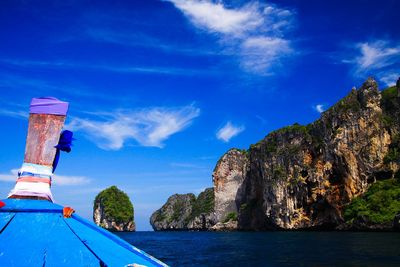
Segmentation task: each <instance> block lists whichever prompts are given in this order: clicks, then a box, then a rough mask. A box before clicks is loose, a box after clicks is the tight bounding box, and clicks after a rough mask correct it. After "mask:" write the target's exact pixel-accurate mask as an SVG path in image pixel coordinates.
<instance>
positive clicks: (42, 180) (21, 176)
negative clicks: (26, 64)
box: [9, 97, 68, 201]
mask: <svg viewBox="0 0 400 267" xmlns="http://www.w3.org/2000/svg"><path fill="white" fill-rule="evenodd" d="M67 110H68V103H67V102H62V101H60V100H58V99H56V98H51V97H47V98H33V99H32V102H31V105H30V112H29V113H30V114H29V126H28V135H27V138H26V147H25V157H24V163H23V164H22V167H21V169H20V171H19V173H18V179H17V182H16V185H15V187H14V189H13V190H11V192H10V194H9V198H24V199H25V198H29V199H46V200H50V201H53V196H52V194H51V190H50V187H51V176H52V174H53V162H54V158H55V156H56V152H57V149H56V148H55V146H56V145H57V144H58V141H59V139H60V134H61V130H62V128H63V126H64V121H65V118H66V114H67Z"/></svg>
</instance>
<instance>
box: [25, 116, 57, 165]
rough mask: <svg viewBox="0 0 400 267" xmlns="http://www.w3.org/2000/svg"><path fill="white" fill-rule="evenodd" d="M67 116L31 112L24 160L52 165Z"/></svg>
mask: <svg viewBox="0 0 400 267" xmlns="http://www.w3.org/2000/svg"><path fill="white" fill-rule="evenodd" d="M64 121H65V116H60V115H49V114H30V115H29V127H28V136H27V138H26V147H25V158H24V162H27V163H34V164H40V165H46V166H52V165H53V161H54V157H55V155H56V148H55V147H54V146H56V145H57V144H58V141H59V139H60V133H61V130H62V127H63V125H64Z"/></svg>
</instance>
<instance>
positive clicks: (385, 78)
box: [380, 71, 400, 86]
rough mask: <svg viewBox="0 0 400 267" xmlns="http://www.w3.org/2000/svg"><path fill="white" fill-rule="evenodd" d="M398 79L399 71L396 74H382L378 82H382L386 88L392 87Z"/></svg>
mask: <svg viewBox="0 0 400 267" xmlns="http://www.w3.org/2000/svg"><path fill="white" fill-rule="evenodd" d="M399 77H400V71H399V72H398V73H384V74H382V76H381V77H380V81H381V82H383V83H384V84H385V85H386V86H394V85H396V81H397V79H399Z"/></svg>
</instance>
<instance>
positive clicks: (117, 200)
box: [93, 186, 135, 231]
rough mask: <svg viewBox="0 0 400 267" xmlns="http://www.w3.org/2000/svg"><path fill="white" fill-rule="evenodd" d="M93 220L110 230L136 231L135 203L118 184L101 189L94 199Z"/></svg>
mask: <svg viewBox="0 0 400 267" xmlns="http://www.w3.org/2000/svg"><path fill="white" fill-rule="evenodd" d="M93 221H94V222H95V223H96V224H97V225H99V226H101V227H103V228H104V229H107V230H109V231H135V222H134V210H133V205H132V203H131V201H130V199H129V197H128V195H127V194H126V193H124V192H123V191H121V190H119V189H118V188H117V187H116V186H111V187H109V188H107V189H105V190H103V191H101V192H100V193H99V194H98V195H97V196H96V198H95V200H94V205H93Z"/></svg>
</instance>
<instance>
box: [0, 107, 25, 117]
mask: <svg viewBox="0 0 400 267" xmlns="http://www.w3.org/2000/svg"><path fill="white" fill-rule="evenodd" d="M0 116H6V117H13V118H17V119H27V118H28V117H29V113H28V112H25V111H22V110H8V109H0Z"/></svg>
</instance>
